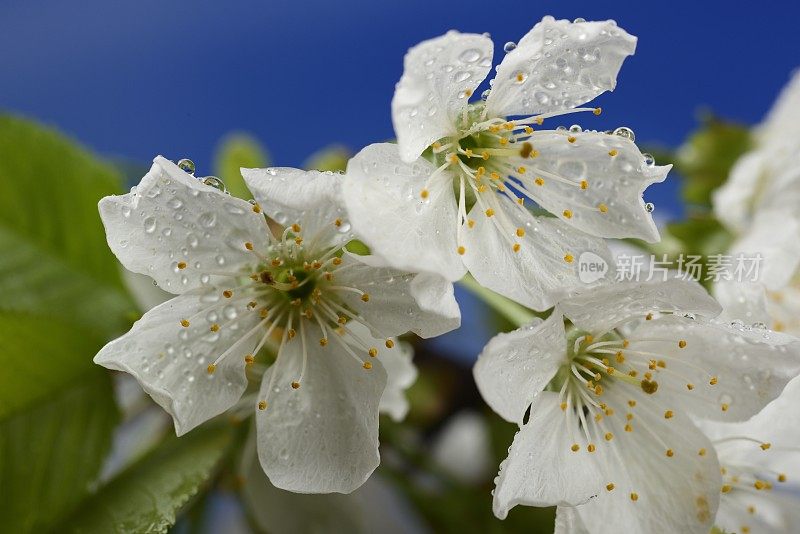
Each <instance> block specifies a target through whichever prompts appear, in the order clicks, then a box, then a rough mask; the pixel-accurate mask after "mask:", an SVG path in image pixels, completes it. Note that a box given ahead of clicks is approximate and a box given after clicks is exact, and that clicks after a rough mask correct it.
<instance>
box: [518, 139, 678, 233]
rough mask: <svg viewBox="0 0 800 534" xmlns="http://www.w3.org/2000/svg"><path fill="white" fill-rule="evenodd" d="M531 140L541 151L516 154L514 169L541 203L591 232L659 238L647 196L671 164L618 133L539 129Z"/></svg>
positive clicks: (664, 177) (572, 224) (575, 225)
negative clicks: (660, 161)
mask: <svg viewBox="0 0 800 534" xmlns="http://www.w3.org/2000/svg"><path fill="white" fill-rule="evenodd" d="M531 142H532V144H533V146H534V149H535V150H536V151H537V152H538V155H537V156H536V157H535V158H528V159H522V158H514V159H512V160H511V168H510V170H511V171H512V172H513V173H514V174H513V175H514V176H515V178H516V179H517V180H519V181H521V182H522V183H523V184H524V185H525V187H526V189H527V190H528V191H529V192H530V195H531V196H532V198H533V199H534V200H535V201H536V203H537V204H539V205H540V206H541V207H543V208H545V209H546V210H548V211H549V212H551V213H553V214H555V215H556V216H557V217H559V218H561V219H562V220H563V221H564V222H566V223H567V224H569V225H570V226H574V227H575V228H578V229H579V230H582V231H584V232H586V233H588V234H591V235H596V236H599V237H606V238H628V237H632V238H638V239H644V240H645V241H649V242H656V241H658V240H659V234H658V229H657V228H656V225H655V222H653V216H652V215H651V214H650V212H648V211H647V209H646V208H645V202H644V200H643V199H642V196H643V194H644V191H645V189H647V187H648V186H650V185H651V184H654V183H659V182H663V181H664V180H665V179H666V177H667V173H668V172H669V170H670V169H671V168H672V166H671V165H663V166H656V165H654V164H652V160H647V159H645V156H644V155H642V153H641V152H640V151H639V149H638V148H637V147H636V145H635V144H633V143H632V142H631V141H629V140H628V139H625V138H623V137H620V136H618V135H609V134H605V133H597V132H563V133H562V132H539V133H534V135H533V137H532V138H531ZM612 154H613V155H612ZM518 169H525V172H524V173H520V172H516V171H517V170H518ZM539 184H541V185H539Z"/></svg>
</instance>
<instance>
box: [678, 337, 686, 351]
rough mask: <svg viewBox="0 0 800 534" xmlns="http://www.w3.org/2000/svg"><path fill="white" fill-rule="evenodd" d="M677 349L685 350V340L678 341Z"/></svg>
mask: <svg viewBox="0 0 800 534" xmlns="http://www.w3.org/2000/svg"><path fill="white" fill-rule="evenodd" d="M678 348H681V349H684V348H686V340H685V339H681V340H680V341H678Z"/></svg>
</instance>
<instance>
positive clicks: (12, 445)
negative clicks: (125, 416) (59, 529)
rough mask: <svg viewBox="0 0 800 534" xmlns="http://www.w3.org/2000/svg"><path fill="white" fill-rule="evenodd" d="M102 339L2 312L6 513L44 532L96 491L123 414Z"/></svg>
mask: <svg viewBox="0 0 800 534" xmlns="http://www.w3.org/2000/svg"><path fill="white" fill-rule="evenodd" d="M99 346H100V343H99V342H98V341H97V340H95V339H94V338H93V336H91V335H89V334H87V332H85V331H82V330H80V329H79V328H77V327H74V326H67V325H65V324H62V323H60V322H58V321H56V320H54V319H52V318H43V317H35V316H26V315H20V314H12V313H8V312H0V368H2V369H3V372H2V373H0V488H2V494H3V497H2V499H0V516H2V517H3V528H4V529H7V531H8V532H38V531H42V530H44V529H47V528H50V527H52V526H54V525H55V524H56V523H57V521H58V520H59V519H60V518H61V517H63V516H64V515H65V514H67V513H69V512H71V511H72V509H73V508H74V507H75V506H76V505H77V504H78V503H79V502H80V501H81V499H82V498H83V497H84V496H85V495H86V494H88V491H89V485H90V484H91V483H92V482H93V481H94V480H95V479H96V477H97V473H98V471H99V469H100V467H101V465H102V461H103V459H104V457H105V455H106V453H107V452H108V450H109V448H110V446H111V435H112V431H113V429H114V426H115V424H116V422H117V420H118V412H117V408H116V405H115V403H114V394H113V389H112V387H111V380H110V377H109V375H108V373H106V372H105V371H104V370H103V369H101V368H100V367H98V366H96V365H94V364H93V363H92V356H93V355H94V354H95V352H97V350H98V348H99Z"/></svg>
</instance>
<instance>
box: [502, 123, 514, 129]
mask: <svg viewBox="0 0 800 534" xmlns="http://www.w3.org/2000/svg"><path fill="white" fill-rule="evenodd" d="M503 128H505V129H506V130H508V131H509V132H510V131H511V130H513V129H514V121H508V122H507V123H505V124H504V125H503Z"/></svg>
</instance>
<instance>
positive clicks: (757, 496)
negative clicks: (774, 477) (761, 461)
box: [714, 489, 800, 534]
mask: <svg viewBox="0 0 800 534" xmlns="http://www.w3.org/2000/svg"><path fill="white" fill-rule="evenodd" d="M751 507H752V508H753V509H755V512H752V513H751V512H750V510H749V509H750V508H751ZM714 523H715V525H716V526H717V527H718V528H721V529H724V532H744V530H743V529H742V527H743V526H746V527H748V528H749V529H750V530H749V532H752V533H758V534H794V533H795V532H797V525H800V507H798V501H797V495H796V494H794V493H793V492H791V491H788V492H783V491H781V490H772V491H769V492H764V493H761V492H755V491H736V489H734V490H733V491H731V492H730V493H726V494H724V495H723V496H722V499H721V500H720V503H719V510H718V511H717V519H716V521H715V522H714Z"/></svg>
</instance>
